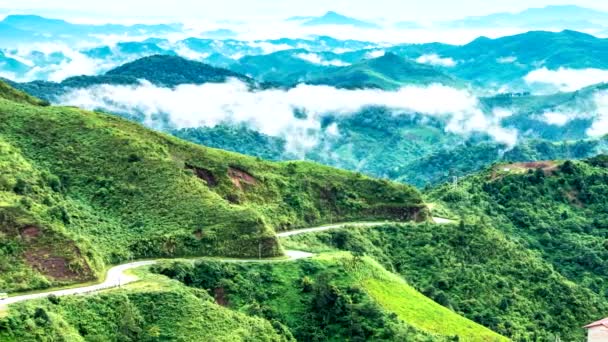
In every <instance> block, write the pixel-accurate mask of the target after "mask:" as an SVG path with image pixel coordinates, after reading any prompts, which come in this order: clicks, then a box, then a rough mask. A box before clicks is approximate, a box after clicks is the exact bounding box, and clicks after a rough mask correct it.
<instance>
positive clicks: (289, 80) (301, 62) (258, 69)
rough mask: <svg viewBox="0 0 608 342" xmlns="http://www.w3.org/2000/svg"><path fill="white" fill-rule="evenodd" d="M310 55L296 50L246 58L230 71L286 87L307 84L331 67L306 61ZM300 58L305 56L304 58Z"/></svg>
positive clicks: (231, 67)
mask: <svg viewBox="0 0 608 342" xmlns="http://www.w3.org/2000/svg"><path fill="white" fill-rule="evenodd" d="M308 55H311V53H310V52H309V51H307V50H304V49H296V50H285V51H279V52H275V53H271V54H268V55H259V56H246V57H243V58H241V59H240V60H239V61H238V63H236V64H233V65H231V66H230V69H231V70H234V71H236V72H239V73H242V74H245V75H250V76H251V77H254V78H256V79H258V80H263V81H269V82H277V83H281V84H286V85H287V84H293V83H298V82H305V81H307V80H309V79H310V78H312V77H315V76H316V75H318V74H319V73H322V72H324V71H325V70H327V69H328V68H330V66H324V65H320V64H315V63H312V62H310V61H309V60H306V59H305V57H306V56H308ZM315 55H316V54H315ZM300 56H304V58H302V57H300ZM316 56H319V55H316ZM319 58H320V57H319ZM328 60H329V59H328Z"/></svg>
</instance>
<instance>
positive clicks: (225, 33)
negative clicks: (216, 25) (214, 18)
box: [202, 29, 238, 39]
mask: <svg viewBox="0 0 608 342" xmlns="http://www.w3.org/2000/svg"><path fill="white" fill-rule="evenodd" d="M237 35H238V34H237V33H236V32H234V31H232V30H230V29H217V30H212V31H205V32H203V33H202V36H203V37H205V38H211V39H232V38H235V37H236V36H237Z"/></svg>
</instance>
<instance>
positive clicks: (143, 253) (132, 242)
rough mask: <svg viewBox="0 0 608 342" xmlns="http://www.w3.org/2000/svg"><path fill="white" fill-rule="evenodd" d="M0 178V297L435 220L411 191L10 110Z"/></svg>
mask: <svg viewBox="0 0 608 342" xmlns="http://www.w3.org/2000/svg"><path fill="white" fill-rule="evenodd" d="M9 94H14V92H9ZM0 166H2V173H1V174H0V233H1V234H2V236H3V238H4V239H5V241H7V242H6V243H5V244H3V245H2V246H1V248H0V253H2V258H0V264H1V266H0V269H2V272H0V288H2V289H6V290H8V291H11V292H12V291H15V290H25V289H31V288H41V287H46V286H49V284H60V283H69V282H73V281H82V280H87V279H93V278H95V277H96V275H97V274H98V273H99V272H100V271H101V270H102V269H103V266H104V265H107V264H109V263H117V262H121V261H125V260H128V259H133V258H147V257H157V256H175V255H224V256H259V255H260V254H261V255H262V256H274V255H278V254H280V253H281V250H280V246H279V244H278V242H277V240H276V238H275V234H274V232H275V231H277V230H287V229H292V228H296V227H303V226H310V225H315V224H320V223H326V222H337V221H349V220H359V219H397V220H410V219H416V220H424V219H425V218H426V209H425V206H424V204H423V201H422V199H421V196H420V194H419V193H418V192H417V191H416V190H414V189H412V188H410V187H408V186H405V185H400V184H395V183H391V182H388V181H384V180H374V179H370V178H367V177H365V176H362V175H360V174H355V173H350V172H346V171H340V170H336V169H332V168H329V167H324V166H320V165H317V164H313V163H306V162H287V163H271V162H264V161H262V160H260V159H256V158H253V157H246V156H242V155H238V154H234V153H229V152H225V151H221V150H215V149H211V148H205V147H201V146H196V145H193V144H190V143H186V142H183V141H181V140H178V139H175V138H171V137H169V136H166V135H163V134H160V133H156V132H154V131H150V130H148V129H145V128H144V127H142V126H140V125H138V124H134V123H130V122H128V121H125V120H122V119H119V118H117V117H114V116H109V115H104V114H99V113H92V112H86V111H82V110H79V109H75V108H67V107H42V106H35V105H31V104H23V103H18V102H13V101H11V100H8V99H3V98H0Z"/></svg>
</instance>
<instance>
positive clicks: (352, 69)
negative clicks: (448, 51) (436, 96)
mask: <svg viewBox="0 0 608 342" xmlns="http://www.w3.org/2000/svg"><path fill="white" fill-rule="evenodd" d="M307 83H310V84H324V85H331V86H335V87H337V88H348V89H352V88H379V89H385V90H395V89H399V88H401V87H403V86H406V85H429V84H433V83H439V84H444V85H448V86H455V85H458V84H459V82H458V81H457V80H456V79H455V78H453V77H451V76H449V75H447V74H445V73H444V72H442V71H440V70H438V69H436V68H434V67H432V66H429V65H424V64H420V63H416V62H413V61H410V60H406V59H404V58H402V57H399V56H397V55H396V54H393V53H386V54H385V55H384V56H381V57H377V58H373V59H370V60H365V61H362V62H360V63H357V64H354V65H351V66H345V67H340V68H335V69H333V70H326V71H324V72H323V73H322V74H321V75H318V76H316V77H312V79H310V80H308V81H307Z"/></svg>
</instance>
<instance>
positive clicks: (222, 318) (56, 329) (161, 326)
mask: <svg viewBox="0 0 608 342" xmlns="http://www.w3.org/2000/svg"><path fill="white" fill-rule="evenodd" d="M155 281H156V282H161V283H166V282H163V280H160V279H159V280H155ZM0 340H2V341H6V342H18V341H70V342H72V341H74V342H78V341H125V342H128V341H133V342H135V341H146V342H151V341H225V342H232V341H265V342H271V341H272V342H279V341H293V337H292V336H291V334H290V333H289V331H287V330H286V329H284V328H283V327H281V326H280V325H277V324H271V323H270V322H269V321H266V320H263V319H261V318H257V317H250V316H247V315H244V314H242V313H238V312H234V311H231V310H228V309H225V308H223V307H221V306H219V305H217V304H215V303H214V302H213V299H212V298H211V297H209V295H207V294H206V293H205V292H204V291H200V290H196V289H187V288H184V287H183V286H177V285H176V284H175V283H173V284H166V285H165V286H163V287H161V288H158V287H155V288H142V289H138V288H135V289H125V290H113V291H111V292H107V293H104V294H98V295H88V296H74V297H54V296H50V297H48V299H41V300H36V301H33V302H28V303H24V304H17V305H14V306H12V307H11V310H10V312H9V314H8V316H7V317H2V318H0Z"/></svg>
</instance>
